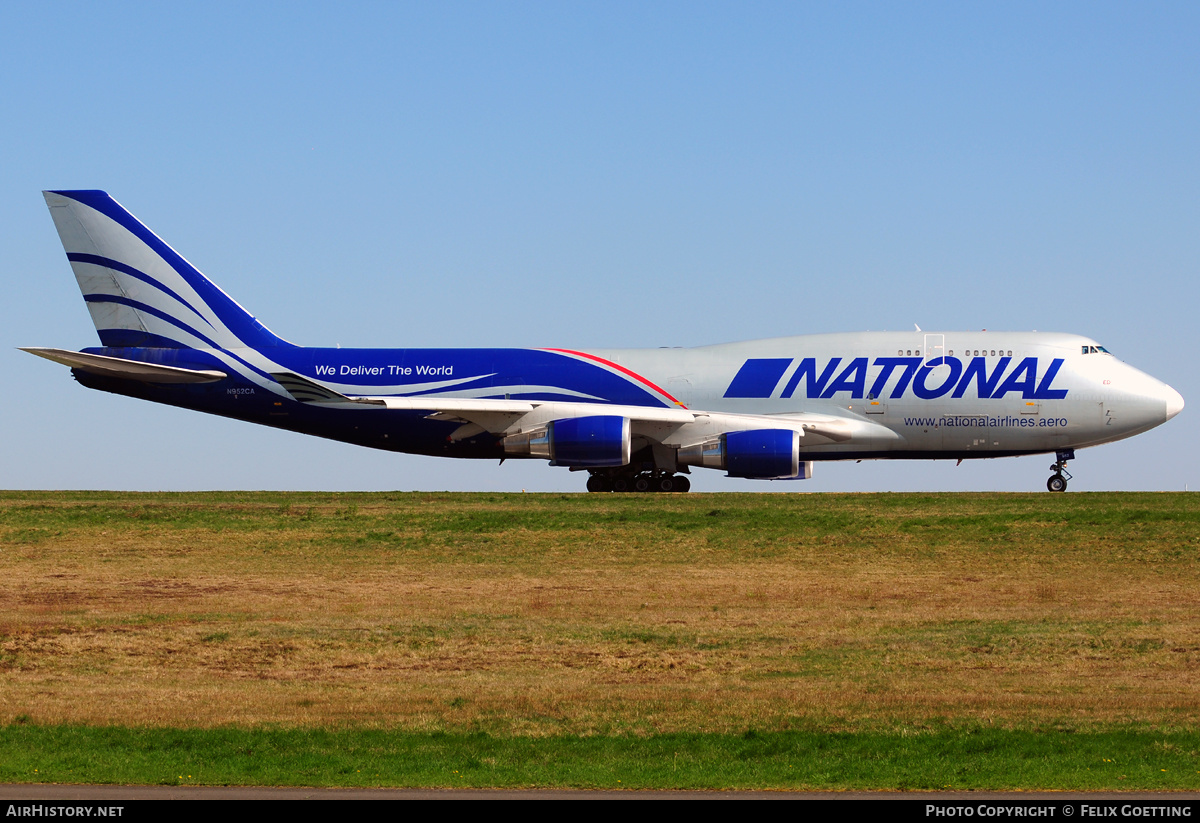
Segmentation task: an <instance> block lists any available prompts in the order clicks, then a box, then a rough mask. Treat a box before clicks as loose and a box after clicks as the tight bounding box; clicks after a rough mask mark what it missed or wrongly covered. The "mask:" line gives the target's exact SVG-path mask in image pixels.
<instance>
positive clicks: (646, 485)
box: [633, 474, 651, 492]
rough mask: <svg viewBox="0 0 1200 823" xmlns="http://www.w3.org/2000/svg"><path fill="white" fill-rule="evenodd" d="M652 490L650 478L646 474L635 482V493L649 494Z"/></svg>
mask: <svg viewBox="0 0 1200 823" xmlns="http://www.w3.org/2000/svg"><path fill="white" fill-rule="evenodd" d="M650 488H651V486H650V478H649V477H647V476H646V475H644V474H639V475H638V476H637V478H636V479H635V480H634V481H633V490H634V491H635V492H648V491H650Z"/></svg>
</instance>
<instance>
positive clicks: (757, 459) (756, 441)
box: [678, 429, 813, 480]
mask: <svg viewBox="0 0 1200 823" xmlns="http://www.w3.org/2000/svg"><path fill="white" fill-rule="evenodd" d="M678 461H679V462H680V463H682V464H684V465H687V466H700V467H703V468H709V469H725V471H727V472H728V473H729V477H744V478H748V479H751V480H805V479H807V478H809V477H812V469H813V464H812V461H811V460H807V461H805V460H801V459H800V433H799V432H797V431H793V430H791V429H752V430H750V431H740V432H727V433H725V434H723V435H721V436H720V437H719V438H716V439H713V440H709V441H707V442H704V443H700V444H697V445H695V446H688V447H686V448H682V449H680V450H679V454H678Z"/></svg>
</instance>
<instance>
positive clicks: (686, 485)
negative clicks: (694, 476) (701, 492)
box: [675, 474, 692, 494]
mask: <svg viewBox="0 0 1200 823" xmlns="http://www.w3.org/2000/svg"><path fill="white" fill-rule="evenodd" d="M691 490H692V481H691V480H688V478H687V475H686V474H679V475H676V476H675V491H677V492H679V493H680V494H687V493H688V492H690V491H691Z"/></svg>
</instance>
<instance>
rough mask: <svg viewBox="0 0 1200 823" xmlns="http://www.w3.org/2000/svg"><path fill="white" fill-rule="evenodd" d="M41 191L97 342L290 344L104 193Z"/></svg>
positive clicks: (222, 346) (216, 345)
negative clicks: (77, 284)
mask: <svg viewBox="0 0 1200 823" xmlns="http://www.w3.org/2000/svg"><path fill="white" fill-rule="evenodd" d="M43 194H44V195H45V196H46V205H48V206H49V207H50V216H51V217H53V218H54V226H55V228H57V229H58V236H59V238H60V239H61V240H62V244H63V250H64V251H66V253H67V259H68V260H70V261H71V268H72V269H74V271H75V279H76V280H78V281H79V289H80V291H82V292H83V299H84V301H85V302H86V303H87V307H88V311H89V312H91V315H92V322H93V323H95V324H96V331H97V332H98V333H99V335H100V342H101V344H102V345H104V346H111V347H116V348H120V347H160V348H195V349H204V348H218V349H235V348H241V347H250V348H254V349H261V348H264V347H272V346H290V345H291V344H290V343H288V342H286V341H284V340H282V339H281V338H279V337H276V336H275V335H274V334H272V333H271V332H270V331H269V330H268V329H267V328H266V327H265V326H264V325H263V324H262V323H259V322H258V321H257V320H255V319H254V317H253V316H252V315H251V314H250V313H249V312H247V311H246V310H245V309H243V308H242V307H241V306H239V305H238V304H237V303H236V302H235V301H234V300H233V299H232V298H231V297H229V295H227V294H225V292H223V291H221V290H220V289H219V288H217V287H216V286H215V285H213V283H212V282H211V281H210V280H209V279H208V278H207V277H205V276H204V275H203V274H201V273H200V272H199V271H197V270H196V268H195V267H194V266H193V265H192V264H191V263H189V262H188V261H187V260H185V259H183V257H182V256H180V255H179V254H178V253H177V252H176V251H175V250H174V249H172V248H171V247H170V246H168V245H167V244H166V243H164V242H163V241H162V240H160V239H159V238H158V236H157V235H155V234H154V233H153V232H152V231H150V230H149V229H147V228H146V227H145V226H144V225H142V224H141V223H140V222H139V221H138V219H137V218H136V217H134V216H133V215H132V214H130V213H129V212H128V211H126V210H125V208H124V207H122V206H121V204H120V203H118V202H117V201H116V200H113V199H112V198H111V197H109V196H108V194H107V193H106V192H102V191H47V192H43Z"/></svg>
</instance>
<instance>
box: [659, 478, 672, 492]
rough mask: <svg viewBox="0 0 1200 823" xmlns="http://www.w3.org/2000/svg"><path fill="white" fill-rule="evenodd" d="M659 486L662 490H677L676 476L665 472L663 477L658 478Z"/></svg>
mask: <svg viewBox="0 0 1200 823" xmlns="http://www.w3.org/2000/svg"><path fill="white" fill-rule="evenodd" d="M657 488H658V491H660V492H665V493H666V494H670V493H671V492H673V491H675V478H674V477H672V476H671V475H669V474H664V475H663V476H662V477H660V478H658V483H657Z"/></svg>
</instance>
